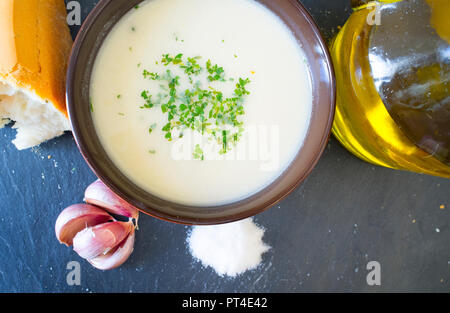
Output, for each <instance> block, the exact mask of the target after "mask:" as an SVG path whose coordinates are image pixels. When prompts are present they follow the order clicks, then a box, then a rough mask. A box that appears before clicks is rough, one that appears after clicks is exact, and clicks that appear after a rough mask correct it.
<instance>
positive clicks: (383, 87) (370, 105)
mask: <svg viewBox="0 0 450 313" xmlns="http://www.w3.org/2000/svg"><path fill="white" fill-rule="evenodd" d="M352 7H353V10H354V12H353V14H352V15H351V16H350V18H349V19H348V21H347V22H346V24H345V25H344V26H343V27H342V29H341V30H340V32H339V33H338V35H337V36H336V37H335V38H334V40H333V42H332V45H331V55H332V58H333V63H334V66H335V72H336V82H337V106H336V117H335V121H334V124H333V134H334V135H335V137H336V138H337V139H338V140H339V141H340V142H341V143H342V145H344V146H345V147H346V148H347V149H348V150H349V151H350V152H352V153H353V154H355V155H356V156H358V157H359V158H361V159H363V160H365V161H367V162H370V163H373V164H376V165H381V166H385V167H389V168H394V169H400V170H409V171H414V172H418V173H425V174H430V175H436V176H442V177H447V178H450V92H449V87H450V86H449V85H450V0H403V1H401V0H383V1H382V0H378V1H367V0H352Z"/></svg>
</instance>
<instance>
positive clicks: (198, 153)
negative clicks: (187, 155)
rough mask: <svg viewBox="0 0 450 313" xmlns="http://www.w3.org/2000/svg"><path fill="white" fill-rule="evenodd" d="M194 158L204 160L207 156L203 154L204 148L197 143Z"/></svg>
mask: <svg viewBox="0 0 450 313" xmlns="http://www.w3.org/2000/svg"><path fill="white" fill-rule="evenodd" d="M194 159H196V160H202V161H203V160H204V159H205V156H204V155H203V150H202V148H201V147H200V145H199V144H197V145H195V149H194Z"/></svg>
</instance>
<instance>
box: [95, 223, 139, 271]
mask: <svg viewBox="0 0 450 313" xmlns="http://www.w3.org/2000/svg"><path fill="white" fill-rule="evenodd" d="M134 238H135V234H134V229H133V230H132V231H131V233H130V234H129V235H128V237H127V238H126V239H125V240H123V241H122V242H121V243H120V244H119V245H118V246H117V247H116V248H114V249H113V250H111V251H110V252H108V253H107V254H101V255H99V256H97V257H95V258H93V259H90V260H88V262H89V263H91V264H92V266H94V267H95V268H97V269H99V270H110V269H113V268H116V267H119V266H120V265H122V264H123V263H124V262H125V261H126V260H127V259H128V257H129V256H130V255H131V253H132V252H133V247H134Z"/></svg>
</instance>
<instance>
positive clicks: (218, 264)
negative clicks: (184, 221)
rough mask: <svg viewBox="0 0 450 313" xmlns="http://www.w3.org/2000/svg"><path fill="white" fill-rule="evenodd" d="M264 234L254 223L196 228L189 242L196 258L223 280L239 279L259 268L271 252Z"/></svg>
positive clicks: (249, 219) (245, 221) (246, 221)
mask: <svg viewBox="0 0 450 313" xmlns="http://www.w3.org/2000/svg"><path fill="white" fill-rule="evenodd" d="M263 235H264V230H263V229H261V228H259V227H258V226H257V225H256V224H255V223H254V222H253V219H251V218H248V219H245V220H241V221H238V222H234V223H228V224H222V225H217V226H195V227H194V228H193V229H192V232H191V233H190V235H189V236H188V238H187V243H188V245H189V249H190V251H191V254H192V255H193V256H194V258H196V259H198V260H199V261H200V262H201V263H202V264H203V265H204V266H210V267H212V268H213V269H214V270H215V271H216V272H217V274H219V275H220V276H223V275H227V276H236V275H239V274H242V273H244V272H245V271H247V270H250V269H254V268H256V267H257V266H258V265H259V264H260V263H261V260H262V254H263V253H264V252H266V251H267V250H269V249H270V247H269V246H267V245H266V244H265V243H264V242H263V241H262V237H263Z"/></svg>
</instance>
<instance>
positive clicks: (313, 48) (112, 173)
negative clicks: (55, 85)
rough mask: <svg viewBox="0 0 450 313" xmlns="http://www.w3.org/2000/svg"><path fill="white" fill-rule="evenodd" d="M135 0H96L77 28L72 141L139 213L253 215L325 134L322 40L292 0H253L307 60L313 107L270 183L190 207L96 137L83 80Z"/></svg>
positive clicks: (326, 62)
mask: <svg viewBox="0 0 450 313" xmlns="http://www.w3.org/2000/svg"><path fill="white" fill-rule="evenodd" d="M140 2H141V0H101V1H100V2H99V4H98V5H97V6H96V7H95V8H94V10H93V11H92V12H91V14H90V15H89V16H88V18H87V19H86V21H85V22H84V24H83V26H82V27H81V29H80V32H79V33H78V36H77V38H76V40H75V43H74V47H73V50H72V55H71V58H70V64H69V70H68V74H67V106H68V112H69V117H70V121H71V124H72V129H73V134H74V137H75V140H76V142H77V145H78V147H79V149H80V151H81V153H82V154H83V156H84V158H85V159H86V161H87V163H88V164H89V166H90V167H91V168H92V170H93V171H94V172H95V173H96V175H97V176H98V177H99V178H100V179H101V180H102V181H103V182H104V183H105V184H106V185H108V186H109V187H110V188H111V189H112V190H113V191H114V192H115V193H117V195H119V196H120V197H121V198H123V199H124V200H126V201H127V202H129V203H131V204H132V205H134V206H136V207H137V208H139V209H140V210H141V211H142V212H144V213H147V214H149V215H152V216H155V217H157V218H161V219H164V220H167V221H171V222H176V223H183V224H196V225H206V224H220V223H226V222H232V221H236V220H239V219H243V218H247V217H250V216H253V215H255V214H257V213H260V212H262V211H264V210H265V209H267V208H269V207H271V206H273V205H274V204H276V203H277V202H279V201H280V200H282V199H283V198H284V197H286V196H287V195H288V194H289V193H290V192H292V191H293V190H294V189H295V188H296V187H297V186H298V185H299V184H300V183H301V182H302V181H303V180H304V179H305V178H306V177H307V176H308V175H309V173H310V172H311V171H312V169H313V167H314V166H315V165H316V163H317V161H318V160H319V158H320V156H321V154H322V152H323V150H324V148H325V146H326V144H327V141H328V138H329V135H330V129H331V125H332V122H333V118H334V107H335V82H334V73H333V68H332V64H331V60H330V57H329V54H328V50H327V47H326V44H325V42H324V40H323V38H322V36H321V34H320V32H319V30H318V28H317V26H316V24H315V23H314V21H313V19H312V18H311V16H310V15H309V14H308V12H307V11H306V9H305V8H304V7H303V6H302V5H301V4H300V3H299V2H298V1H296V0H259V2H261V3H262V4H263V5H265V6H266V7H267V8H269V9H270V10H272V11H273V12H274V13H275V14H277V15H278V16H279V17H281V19H282V20H283V21H284V22H285V24H286V25H287V26H288V27H289V28H290V29H291V30H292V32H293V34H294V35H295V37H296V39H297V40H298V41H299V42H300V43H301V44H302V48H303V50H304V51H305V54H306V57H307V59H308V61H309V64H310V71H311V73H310V74H311V78H312V89H313V112H312V117H311V122H310V128H309V130H308V133H307V135H306V139H305V142H304V145H303V147H302V148H301V149H300V150H299V152H298V153H297V156H296V157H295V159H294V160H293V161H292V163H291V164H290V165H289V167H288V168H287V169H286V170H285V171H284V172H283V173H282V174H281V176H279V177H278V179H276V180H275V181H274V182H273V183H272V184H271V185H269V186H268V187H267V188H265V189H263V190H262V191H260V192H258V193H256V194H254V195H252V196H250V197H249V198H247V199H244V200H241V201H238V202H234V203H230V204H227V205H220V206H213V207H192V206H186V205H182V204H179V203H173V202H170V201H166V200H164V199H160V198H158V197H156V196H154V195H152V194H150V193H148V192H146V191H145V190H143V189H141V188H140V187H138V186H137V185H136V184H134V183H133V182H132V181H131V180H130V179H129V178H127V177H126V176H125V175H124V174H123V173H122V172H121V171H120V170H119V169H118V168H117V167H116V166H115V165H114V164H113V162H112V161H111V160H110V158H109V157H108V155H107V154H106V152H105V151H104V149H103V148H102V145H101V144H100V141H99V138H98V137H97V134H96V131H95V128H94V124H93V121H92V117H91V112H90V108H89V85H90V79H91V72H92V68H93V64H94V60H95V58H96V55H97V52H98V50H99V48H100V46H101V45H102V42H103V40H104V39H105V37H106V36H107V35H108V33H109V31H110V30H111V28H112V27H113V26H114V25H115V23H116V22H117V21H118V20H119V19H120V18H121V17H122V16H123V15H124V14H125V13H126V12H127V11H128V10H130V9H131V8H133V7H134V6H135V5H136V4H138V3H140Z"/></svg>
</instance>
